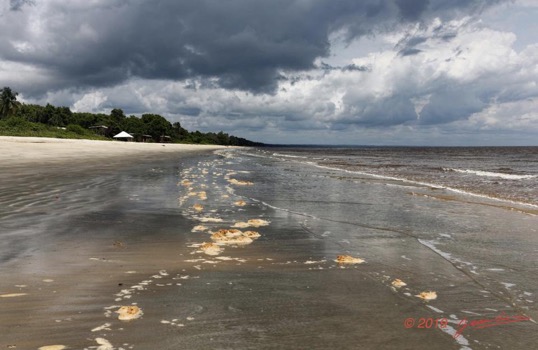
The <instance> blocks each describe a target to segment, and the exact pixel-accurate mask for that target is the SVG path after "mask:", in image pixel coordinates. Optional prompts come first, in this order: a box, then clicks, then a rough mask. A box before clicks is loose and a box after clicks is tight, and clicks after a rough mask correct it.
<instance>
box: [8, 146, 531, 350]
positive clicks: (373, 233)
mask: <svg viewBox="0 0 538 350" xmlns="http://www.w3.org/2000/svg"><path fill="white" fill-rule="evenodd" d="M77 164H78V165H77V166H74V167H73V166H72V163H69V164H66V163H62V162H59V163H55V164H54V165H53V166H50V167H49V168H47V170H46V171H44V172H40V173H35V170H34V171H32V169H31V167H28V166H26V165H21V166H20V167H13V168H12V170H11V176H6V174H9V170H8V172H2V176H3V177H4V178H8V179H9V180H10V184H11V185H10V186H9V187H8V186H2V188H1V192H0V196H1V197H0V198H1V202H2V203H3V205H4V207H3V208H2V211H1V213H0V215H1V221H0V226H1V227H0V232H1V233H0V234H1V235H2V240H1V241H0V272H1V274H2V283H1V284H0V295H2V294H15V293H25V295H19V296H14V297H7V298H0V329H1V330H2V332H1V334H2V337H0V349H2V348H9V347H10V346H11V348H16V349H37V348H39V347H42V346H47V345H64V346H66V347H67V348H69V349H97V348H98V347H100V348H99V350H107V349H108V350H109V349H120V348H123V349H179V348H186V349H202V348H204V349H205V348H211V349H327V348H340V349H356V348H361V349H381V348H382V349H406V348H410V349H411V348H412V349H431V348H438V349H468V348H472V349H486V348H493V347H497V346H499V345H500V346H501V348H503V347H506V346H509V345H514V344H517V345H518V346H522V347H527V348H528V347H529V346H531V344H534V342H535V340H536V336H535V330H536V324H534V323H531V322H526V323H523V322H522V323H518V324H511V325H504V326H503V327H504V328H502V329H501V328H489V329H482V330H475V331H474V332H472V331H470V330H467V331H466V332H465V333H464V334H463V336H462V337H461V338H459V339H458V340H456V339H454V338H453V336H452V335H453V331H454V329H456V328H457V324H458V321H457V318H451V316H452V315H451V314H455V315H456V316H457V317H459V318H461V317H462V316H465V314H462V311H461V310H466V311H468V312H470V314H468V317H470V318H471V317H472V316H475V315H472V313H473V312H475V313H476V315H478V314H479V313H480V315H481V317H483V318H485V317H486V316H487V317H495V316H497V315H498V314H499V313H500V312H502V311H506V313H507V314H510V315H512V314H515V313H516V312H518V311H524V312H527V313H529V314H531V315H532V316H533V317H534V314H535V309H534V308H530V309H529V308H527V309H524V310H518V309H517V308H514V307H513V306H512V305H510V303H509V302H507V301H506V300H503V299H502V295H501V298H497V297H491V298H484V293H485V292H487V293H491V292H489V291H488V290H494V289H493V288H489V289H488V288H487V286H484V287H481V286H477V283H476V281H474V280H473V279H472V278H470V277H469V274H466V273H463V272H462V270H464V268H462V269H461V270H458V268H456V267H457V266H454V265H453V264H451V263H450V262H449V261H447V260H446V259H444V258H442V257H441V256H440V255H439V254H438V253H437V252H436V251H435V250H433V249H429V248H427V247H426V246H424V245H422V244H419V243H418V240H419V239H427V238H428V236H427V233H426V232H422V231H421V230H425V229H424V227H426V228H430V227H431V229H432V230H433V229H434V226H433V225H431V223H430V222H429V221H428V220H430V218H429V217H428V216H427V215H426V214H425V213H422V212H420V211H418V213H422V214H417V213H415V212H413V216H411V214H404V213H406V211H405V210H397V211H396V210H394V208H393V207H392V206H391V203H384V202H383V201H384V199H383V198H377V197H376V200H377V201H378V202H380V205H381V206H382V207H383V208H385V209H386V211H387V215H386V216H384V214H385V213H380V212H379V210H374V208H373V204H368V201H370V200H373V194H374V193H375V192H372V198H366V197H363V198H360V201H359V200H357V203H351V202H350V200H349V199H346V202H341V203H338V202H335V201H333V202H332V203H329V202H328V201H327V203H325V204H323V205H322V204H320V205H319V211H320V212H321V213H322V214H323V215H324V216H323V217H322V216H318V217H315V216H308V215H305V214H304V212H306V210H305V208H307V207H308V206H309V208H310V209H309V210H313V209H315V208H314V207H312V205H313V204H312V203H311V202H308V201H306V200H305V199H306V198H301V196H303V195H304V194H305V192H302V191H298V192H291V191H288V189H287V188H286V187H287V186H288V185H289V186H291V187H292V188H296V189H297V190H299V189H301V187H300V186H299V185H293V186H292V184H291V183H286V182H278V183H275V181H278V180H279V179H278V177H277V176H274V174H271V173H270V171H269V170H268V168H264V167H265V166H266V165H264V164H260V165H259V166H258V167H257V168H256V169H254V168H253V166H252V164H248V163H244V162H243V161H242V160H241V159H240V160H237V159H234V158H230V157H228V155H227V154H226V153H221V154H220V155H214V154H212V153H210V152H198V153H197V152H193V153H192V154H184V155H183V156H182V155H181V154H174V153H170V154H160V155H159V157H155V155H146V156H143V155H139V156H137V158H135V162H132V161H131V162H130V163H129V162H127V163H126V162H119V163H118V162H109V163H107V164H103V163H102V162H100V161H99V160H97V161H95V162H93V163H92V164H91V166H89V165H88V164H87V163H84V162H82V163H77ZM286 167H287V168H289V167H290V166H289V165H286ZM8 169H9V167H8ZM271 169H272V171H273V170H274V171H280V170H279V169H275V167H274V165H271ZM40 171H41V170H40ZM16 174H19V175H17V176H14V175H16ZM20 174H22V175H20ZM43 174H45V175H43ZM314 175H316V176H317V174H314ZM264 176H267V177H268V178H269V179H267V178H264ZM233 180H236V181H233ZM299 181H301V183H302V184H303V185H304V186H307V185H309V183H308V182H305V181H304V179H303V178H300V180H299ZM332 181H333V180H332V179H329V180H323V179H322V178H321V177H320V178H316V183H319V184H320V185H319V186H320V188H319V193H320V194H321V195H322V196H331V195H332V193H333V192H334V191H335V189H336V188H335V187H334V186H335V185H334V183H333V182H332ZM4 183H5V182H3V184H4ZM324 183H328V184H330V186H328V187H327V188H322V187H321V186H322V185H323V184H324ZM337 184H338V183H337ZM294 186H295V187H294ZM281 187H283V188H284V190H283V192H282V188H281ZM368 188H371V186H370V187H368ZM317 189H318V188H316V190H317ZM331 191H332V192H331ZM390 191H391V192H390V193H391V195H390V197H389V198H390V200H391V201H393V202H394V200H395V198H397V196H399V194H398V193H399V192H397V191H396V192H394V190H392V189H391V190H390ZM201 192H203V194H202V193H201ZM407 192H408V190H407V189H405V190H402V191H401V196H403V197H402V198H407V197H410V198H417V199H419V200H421V201H426V200H430V199H428V198H426V197H412V196H410V195H408V194H407ZM271 196H274V197H271ZM294 197H296V198H297V200H295V201H293V202H291V198H294ZM254 198H265V199H266V200H267V201H270V202H272V203H278V204H279V205H284V204H283V201H286V200H289V201H290V203H294V207H293V211H286V210H281V209H278V208H276V207H272V206H269V205H266V204H263V203H260V202H259V201H256V200H255V199H254ZM326 199H327V200H328V199H329V198H326ZM237 201H243V202H244V203H243V205H242V206H237V205H235V203H236V202H237ZM343 203H351V204H343ZM420 203H422V202H414V203H412V204H409V206H410V207H411V206H417V205H419V204H420ZM448 203H449V204H448V205H452V204H453V203H452V202H448ZM196 204H199V205H200V206H201V207H202V209H201V210H196V209H194V208H193V207H194V205H196ZM300 205H303V207H300ZM428 205H430V206H431V209H432V210H434V209H435V208H434V207H435V206H436V205H438V206H444V205H447V204H445V202H444V201H439V203H436V202H434V203H433V205H432V203H428ZM464 205H468V206H471V204H470V203H464ZM357 206H358V207H360V208H361V209H360V213H361V215H360V216H359V215H357V212H358V211H357V210H356V208H357ZM350 208H351V209H353V210H351V211H349V210H350ZM442 208H443V210H448V211H453V215H455V216H458V217H460V219H461V220H463V221H465V220H467V218H466V217H465V215H469V218H468V220H469V221H471V220H475V219H474V216H475V215H477V216H478V215H479V214H480V215H481V214H485V213H490V215H493V216H496V217H497V220H499V222H507V223H508V224H510V225H511V224H513V223H515V222H516V220H519V221H521V223H519V224H518V225H519V226H518V227H520V228H528V227H532V224H533V223H535V222H536V220H535V218H534V217H529V216H520V215H522V214H521V213H517V212H508V211H507V212H506V213H504V212H502V211H501V209H499V208H490V207H487V206H486V207H484V208H481V207H479V206H478V207H469V208H471V209H472V210H473V212H472V213H470V211H469V208H463V207H456V206H454V207H448V209H447V207H442ZM492 210H495V212H491V211H492ZM466 213H470V214H466ZM471 214H472V216H473V218H472V219H471ZM402 215H409V217H407V216H404V218H400V216H402ZM421 215H422V216H421ZM433 215H439V214H437V213H436V212H435V211H433ZM389 216H390V218H391V220H395V218H396V219H397V220H398V221H397V222H399V223H400V226H399V227H398V228H395V227H392V226H391V224H390V222H389ZM324 217H325V218H324ZM411 218H412V219H411ZM254 219H259V220H265V221H267V225H259V226H257V227H245V228H243V227H241V228H239V230H241V231H247V230H253V231H256V232H259V233H260V235H261V236H260V237H259V238H254V239H253V240H252V242H251V243H250V244H247V245H237V244H231V245H229V244H223V245H221V247H222V248H223V251H222V252H221V253H220V254H217V255H215V256H213V255H207V254H205V253H204V252H203V251H202V250H201V249H200V246H201V244H202V243H204V242H206V243H207V242H211V241H212V240H211V235H212V233H214V232H218V231H219V230H225V229H226V230H230V229H232V228H233V227H234V226H237V224H238V223H243V224H245V223H247V224H248V223H249V222H251V223H256V221H249V220H254ZM362 220H364V221H366V220H367V222H368V225H365V224H361V221H362ZM436 220H438V222H436V225H437V226H436V228H435V230H437V229H438V228H437V227H441V228H443V227H442V226H443V225H445V224H446V225H449V221H448V220H447V221H446V222H445V221H443V218H441V217H437V218H436ZM491 220H494V219H491ZM450 222H451V221H450ZM257 223H258V224H259V223H264V224H265V222H263V221H259V222H257ZM482 224H484V223H483V222H482ZM508 224H507V225H508ZM200 225H204V226H205V227H206V229H200V230H194V232H193V228H195V227H197V226H200ZM361 225H362V226H361ZM450 225H453V226H454V227H452V228H451V229H452V230H458V229H459V230H461V232H463V228H464V224H463V223H462V224H458V225H460V226H458V225H456V224H454V223H450ZM475 225H477V226H479V225H480V223H479V222H478V221H477V222H476V223H475ZM484 225H485V224H484ZM492 225H495V223H493V224H492ZM239 226H244V225H239ZM440 231H441V232H444V231H443V230H440ZM446 231H447V232H449V230H448V229H447V230H446ZM410 232H411V233H412V234H409V233H410ZM457 234H458V231H456V232H455V233H454V234H453V235H457ZM465 239H467V240H468V242H469V245H471V244H472V242H473V241H480V240H483V241H485V242H486V243H487V242H488V240H487V237H485V236H484V235H481V234H479V233H477V234H476V236H470V237H467V236H465ZM490 239H501V236H494V237H492V238H490ZM511 239H512V240H513V241H514V242H527V249H530V250H532V249H534V248H535V247H536V245H535V244H534V242H535V240H534V239H533V238H532V237H531V235H529V231H528V230H522V231H521V232H514V235H513V236H512V237H511ZM217 243H219V242H217ZM449 243H450V241H449V240H447V244H449ZM434 248H435V246H434ZM508 251H512V250H511V248H510V250H509V249H508V246H507V253H508ZM483 253H485V252H483ZM338 255H351V256H353V257H356V258H362V259H364V260H365V261H364V263H361V264H350V265H348V264H345V265H342V264H339V263H337V262H336V261H335V260H336V259H337V256H338ZM483 261H484V262H487V257H484V258H483ZM532 263H533V262H527V263H524V262H522V266H520V269H519V274H521V276H523V277H524V276H527V274H528V275H529V276H530V274H531V272H532V271H531V269H529V268H528V267H529V266H528V265H532ZM526 265H527V266H526ZM491 266H494V265H491V264H489V265H488V264H486V267H491ZM508 267H511V265H510V262H509V261H507V262H506V266H505V268H506V269H507V270H509V269H508ZM530 267H531V268H532V266H530ZM509 271H510V272H512V270H509ZM480 272H481V273H482V271H481V270H480ZM496 273H499V272H496ZM507 273H508V271H507ZM470 275H471V276H472V274H470ZM396 278H401V279H402V280H403V281H405V282H406V283H407V286H403V287H400V288H395V287H393V286H392V281H393V280H394V279H396ZM475 279H476V280H478V281H480V279H478V277H476V278H475ZM508 281H509V280H508ZM429 290H434V291H437V293H438V298H437V300H432V301H429V302H428V301H424V300H421V299H420V298H418V297H416V296H415V295H419V293H421V292H424V291H429ZM530 291H531V292H533V293H534V292H535V290H530ZM507 296H510V295H509V294H507ZM527 299H529V300H530V301H532V300H534V295H531V296H528V297H527ZM518 303H519V305H526V304H522V303H521V302H519V301H518ZM128 305H136V306H137V307H139V308H140V309H141V310H142V312H143V315H142V316H141V317H140V318H137V319H134V320H132V321H121V320H118V314H116V313H115V311H116V310H118V309H119V307H120V306H128ZM485 308H489V309H491V311H489V313H488V314H486V313H484V310H485ZM408 318H413V319H415V320H416V321H417V322H418V320H419V319H420V318H426V319H442V318H447V319H449V320H450V323H449V324H448V325H449V328H445V329H444V330H441V329H434V328H431V327H429V328H427V329H424V328H423V329H420V328H418V324H415V325H414V326H413V327H411V328H406V327H405V324H404V322H405V321H406V319H408ZM451 332H452V333H451ZM107 344H111V346H109V345H107Z"/></svg>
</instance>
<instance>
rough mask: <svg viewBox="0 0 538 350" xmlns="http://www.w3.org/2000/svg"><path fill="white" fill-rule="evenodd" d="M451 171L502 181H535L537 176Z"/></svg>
mask: <svg viewBox="0 0 538 350" xmlns="http://www.w3.org/2000/svg"><path fill="white" fill-rule="evenodd" d="M448 170H451V171H455V172H457V173H462V174H472V175H477V176H486V177H500V178H502V179H507V180H527V179H533V178H535V177H536V176H537V175H514V174H505V173H494V172H490V171H482V170H472V169H448Z"/></svg>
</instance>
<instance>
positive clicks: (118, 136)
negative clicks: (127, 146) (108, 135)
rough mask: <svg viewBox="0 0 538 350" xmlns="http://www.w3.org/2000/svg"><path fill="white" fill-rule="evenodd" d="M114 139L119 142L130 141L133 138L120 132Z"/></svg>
mask: <svg viewBox="0 0 538 350" xmlns="http://www.w3.org/2000/svg"><path fill="white" fill-rule="evenodd" d="M114 138H115V139H116V140H121V141H131V140H132V139H133V136H132V135H129V134H128V133H126V132H125V131H122V132H120V133H119V134H117V135H115V136H114Z"/></svg>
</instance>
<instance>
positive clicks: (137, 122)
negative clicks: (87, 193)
mask: <svg viewBox="0 0 538 350" xmlns="http://www.w3.org/2000/svg"><path fill="white" fill-rule="evenodd" d="M5 89H6V88H4V89H2V90H5ZM8 89H9V88H8ZM2 92H5V91H2ZM9 92H10V93H12V92H11V90H9ZM12 96H13V97H14V98H12V100H16V96H17V95H16V93H15V94H12ZM3 102H4V103H2V107H3V106H4V105H5V104H6V101H3ZM2 112H3V113H1V114H0V119H4V120H3V122H4V123H6V122H7V121H8V120H7V119H12V120H10V121H9V123H8V124H7V125H8V126H17V127H19V128H20V127H22V126H28V125H31V124H30V123H38V124H43V125H46V126H49V127H56V128H62V129H63V128H65V129H66V130H67V131H69V132H71V133H75V134H79V135H88V134H89V130H92V131H91V133H95V134H96V135H100V136H102V137H105V138H112V137H113V136H114V135H116V134H118V133H119V132H121V131H126V132H128V133H129V134H131V135H133V136H134V137H135V140H138V141H142V140H143V141H146V142H160V141H163V140H166V141H169V142H178V143H198V144H217V145H230V146H261V145H262V144H261V143H258V142H253V141H249V140H247V139H244V138H240V137H236V136H231V135H228V134H226V133H224V132H222V131H221V132H219V133H212V132H208V133H202V132H200V131H194V132H189V131H187V130H186V129H184V128H183V127H181V124H180V123H173V124H171V123H170V122H169V121H168V120H166V119H165V118H164V117H162V116H160V115H158V114H143V115H142V117H141V118H139V117H136V116H134V115H131V116H129V117H127V116H126V115H125V114H124V112H123V111H122V110H121V109H113V110H112V111H111V112H110V114H103V113H78V112H76V113H75V112H72V111H71V110H70V109H69V107H55V106H53V105H51V104H47V105H46V106H40V105H35V104H21V103H19V102H18V101H17V102H16V104H14V105H13V108H10V109H9V110H7V111H4V110H2ZM102 126H104V127H106V128H103V127H102ZM34 127H35V126H34ZM0 129H1V128H0Z"/></svg>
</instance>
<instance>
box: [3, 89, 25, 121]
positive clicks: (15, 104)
mask: <svg viewBox="0 0 538 350" xmlns="http://www.w3.org/2000/svg"><path fill="white" fill-rule="evenodd" d="M0 91H1V92H2V94H1V96H0V116H1V117H8V116H10V115H12V114H15V112H16V111H17V109H18V108H19V106H20V105H21V103H20V102H19V101H17V95H18V94H19V93H18V92H14V91H12V90H11V88H9V87H7V86H6V87H4V88H3V89H2V90H0Z"/></svg>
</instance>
